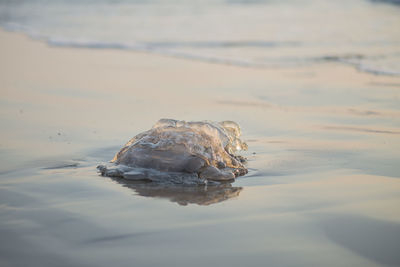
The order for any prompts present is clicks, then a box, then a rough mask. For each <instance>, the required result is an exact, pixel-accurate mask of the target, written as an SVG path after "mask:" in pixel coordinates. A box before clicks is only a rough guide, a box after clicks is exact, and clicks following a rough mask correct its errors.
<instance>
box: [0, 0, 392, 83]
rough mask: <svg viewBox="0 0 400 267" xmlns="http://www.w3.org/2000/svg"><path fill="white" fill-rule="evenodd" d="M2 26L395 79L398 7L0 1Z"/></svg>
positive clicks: (73, 42)
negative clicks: (341, 67) (345, 67)
mask: <svg viewBox="0 0 400 267" xmlns="http://www.w3.org/2000/svg"><path fill="white" fill-rule="evenodd" d="M397 4H398V3H397ZM0 25H1V26H2V27H4V28H5V29H8V30H16V31H22V32H25V33H28V34H29V35H31V36H32V37H35V38H39V39H44V40H46V41H47V42H48V43H49V44H51V45H55V46H72V47H89V48H99V49H104V48H114V49H126V50H139V51H143V50H144V51H151V52H154V53H160V54H166V55H171V56H177V57H184V58H187V59H194V60H201V61H210V62H216V63H221V64H234V65H241V66H249V67H257V68H260V67H261V68H281V67H288V66H304V65H309V64H326V63H327V62H337V63H340V64H349V65H352V66H354V67H356V68H357V69H359V70H361V71H368V72H371V73H375V74H385V75H400V48H399V47H400V26H399V25H400V7H399V6H397V5H396V1H368V0H339V1H321V0H284V1H275V0H272V1H267V0H257V1H247V0H243V1H236V0H233V1H232V0H205V1H196V0H195V1H179V0H172V1H162V0H151V1H141V0H135V1H128V0H123V1H110V0H100V1H90V0H86V1H63V0H56V1H46V0H34V1H30V0H28V1H4V0H3V1H0Z"/></svg>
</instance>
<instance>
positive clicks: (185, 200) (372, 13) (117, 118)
mask: <svg viewBox="0 0 400 267" xmlns="http://www.w3.org/2000/svg"><path fill="white" fill-rule="evenodd" d="M331 2H332V3H331ZM1 3H2V7H1V8H0V14H1V15H0V20H1V21H2V22H1V23H2V26H3V27H5V28H7V29H14V30H23V31H26V32H29V33H30V34H32V35H33V36H34V37H36V38H43V39H44V40H47V41H48V42H50V43H52V44H56V45H72V46H87V47H92V48H103V47H104V48H107V47H114V48H117V49H119V48H123V49H132V46H131V45H133V49H139V50H140V49H144V50H149V49H151V50H152V51H155V50H156V51H155V52H157V53H163V54H166V53H167V54H170V55H179V56H184V57H191V58H194V59H201V60H205V59H206V60H209V59H210V60H212V61H217V62H220V63H222V62H225V63H230V64H241V65H243V62H246V64H248V62H249V61H250V62H251V64H250V65H251V66H255V65H257V66H258V64H262V65H263V66H262V67H267V69H266V70H264V69H261V70H260V69H247V68H231V67H224V68H222V67H221V68H219V65H211V64H204V65H201V64H200V63H197V62H195V64H194V65H191V64H189V63H188V65H185V64H184V63H177V62H174V63H171V65H170V66H166V65H165V64H167V63H163V62H164V61H163V60H161V59H160V60H159V61H152V60H154V59H151V60H149V61H145V60H143V61H140V62H138V61H137V60H136V57H138V58H140V59H142V58H144V56H143V57H139V55H137V54H135V55H133V59H134V60H132V61H127V62H125V61H124V58H125V57H121V56H120V55H119V54H112V53H111V54H107V55H105V56H102V55H101V54H90V55H89V56H87V55H86V54H85V53H89V52H82V54H83V56H82V58H83V59H82V60H81V61H80V58H79V56H76V55H75V56H74V53H79V51H80V50H67V51H69V52H68V53H70V54H67V56H65V57H67V59H69V58H71V60H72V62H70V61H68V60H66V59H65V58H63V57H62V56H59V57H58V54H57V53H67V52H66V51H64V50H63V52H56V51H53V50H52V49H48V48H42V49H43V50H40V51H44V52H45V53H50V52H49V50H50V51H52V53H54V54H50V55H52V56H55V58H56V59H55V60H56V61H55V63H56V64H55V65H50V66H47V67H46V66H42V65H41V64H40V63H41V61H45V62H47V63H45V64H48V62H49V59H48V58H47V57H49V54H45V55H36V54H34V55H30V54H29V51H22V52H25V53H21V58H25V57H26V60H25V61H22V62H23V63H24V64H21V65H17V66H15V64H13V61H12V60H9V62H7V64H5V63H4V60H3V61H2V62H1V63H2V65H0V66H2V74H1V76H0V78H1V82H2V83H1V87H0V88H1V90H2V91H1V92H2V99H1V104H2V105H1V107H0V110H1V113H0V119H1V122H2V127H3V128H2V131H1V132H0V136H1V140H2V142H1V143H0V145H1V147H0V156H1V162H0V169H1V173H0V218H1V220H0V236H1V239H0V265H5V266H38V267H39V266H40V267H44V266H116V267H119V266H171V267H175V266H202V267H204V266H305V267H306V266H307V267H308V266H335V267H336V266H343V267H345V266H346V267H347V266H360V267H361V266H362V267H364V266H398V265H400V256H399V253H398V251H399V247H400V244H399V240H400V234H399V233H400V213H399V212H400V210H399V208H398V207H399V203H400V196H399V190H400V189H399V188H400V185H399V174H400V165H399V162H400V154H399V151H400V142H399V138H400V105H399V99H400V95H399V88H400V81H399V80H398V79H397V78H396V77H389V76H384V75H383V76H382V75H375V74H374V73H375V71H374V73H370V72H368V73H361V74H360V73H357V72H353V69H352V68H346V67H343V66H342V65H341V64H339V65H337V64H336V63H335V62H342V61H345V62H348V61H351V62H356V63H357V64H354V66H357V67H361V65H362V66H367V65H368V66H371V68H372V69H374V70H379V73H381V72H384V73H386V74H389V72H390V73H391V74H393V73H395V72H398V61H397V59H396V57H397V54H396V53H398V50H397V49H398V43H397V40H398V38H399V34H398V29H399V27H397V25H398V19H399V16H398V12H399V11H398V7H397V6H396V5H393V4H391V3H382V2H375V1H372V2H369V1H346V2H345V1H343V2H342V1H335V2H334V3H333V1H330V2H328V1H326V2H324V1H290V2H289V1H284V2H282V1H279V2H278V1H268V2H264V1H252V2H251V3H247V2H246V1H228V2H222V1H221V2H217V1H207V3H206V2H203V1H201V2H200V1H198V2H191V3H189V4H188V3H187V2H186V1H185V2H183V1H182V2H181V3H177V2H175V4H171V2H168V3H167V2H166V1H163V2H146V3H144V2H139V1H131V2H126V1H112V2H111V1H110V2H104V1H103V2H99V1H96V4H95V3H94V2H91V1H83V2H81V1H79V3H78V2H75V1H73V2H71V1H64V2H61V1H29V2H28V1H26V2H25V1H7V2H5V1H2V2H1ZM44 3H46V4H44ZM71 3H72V4H71ZM205 3H206V4H205ZM132 14H135V16H132ZM265 14H268V15H265ZM355 18H357V19H355ZM265 21H268V23H264V22H265ZM332 21H334V22H335V23H332ZM82 25H85V27H83V26H82ZM178 25H181V26H180V27H178ZM232 25H233V26H232ZM133 29H135V30H133ZM127 32H130V33H131V34H126V33H127ZM155 33H157V34H155ZM1 34H3V33H1ZM0 36H3V35H0ZM7 38H8V37H7ZM124 38H125V39H124ZM5 41H7V40H6V39H4V40H3V39H2V42H0V45H3V44H4V42H5ZM110 44H111V45H110ZM127 44H129V47H128V48H126V45H127ZM149 44H151V45H152V46H150V47H149ZM30 46H33V44H30V43H29V46H28V45H27V47H30ZM22 47H24V46H22ZM138 47H139V48H138ZM35 49H39V48H37V47H36V48H35ZM35 49H34V51H36V50H35ZM77 51H78V52H77ZM88 51H90V49H89V50H88ZM0 52H3V53H4V54H2V59H3V58H6V56H7V54H8V51H3V50H2V51H0ZM82 54H78V55H82ZM85 55H86V56H87V57H85ZM109 55H112V57H108V56H109ZM126 55H128V52H127V54H126ZM285 55H286V56H285ZM376 55H378V56H376ZM381 55H390V56H389V57H381ZM35 56H36V57H35ZM375 56H376V57H375ZM114 57H117V59H118V62H114V61H113V58H114ZM127 57H128V56H127ZM221 58H223V61H221V60H220V59H221ZM310 58H311V59H312V60H311V61H310V60H309V59H310ZM146 59H148V58H146ZM315 59H317V60H315ZM389 59H390V60H391V61H390V62H392V63H389V61H387V60H389ZM83 61H84V62H83ZM86 61H88V63H87V62H86ZM89 61H90V62H89ZM103 61H104V62H103ZM50 62H52V61H50ZM59 62H62V63H65V66H64V65H62V64H61V66H56V65H57V63H58V64H59ZM166 62H169V61H166ZM179 62H181V61H179ZM184 62H187V61H184ZM271 62H272V63H271ZM360 62H361V63H362V64H361V65H360V64H359V63H360ZM74 64H76V65H74ZM163 64H164V65H163ZM179 64H182V65H179ZM196 64H198V65H196ZM264 64H265V65H266V66H264ZM271 64H272V65H271ZM310 64H311V65H310ZM346 64H347V63H346ZM348 64H350V63H348ZM351 64H353V63H351ZM71 66H73V67H71ZM197 66H199V67H198V68H197ZM271 66H279V67H280V68H282V69H280V71H279V72H273V73H272V74H271V73H270V72H269V71H270V69H268V68H269V67H271ZM289 66H291V67H293V68H292V69H291V70H290V71H287V72H286V71H285V70H286V69H287V68H289ZM63 67H65V68H63ZM209 69H211V71H210V70H209ZM142 70H143V71H142ZM202 71H204V73H203V72H202ZM264 71H265V72H264ZM82 73H83V74H82ZM138 73H139V74H138ZM164 73H166V74H165V76H163V75H164ZM107 74H110V75H112V76H111V78H110V80H111V81H109V82H108V83H107V82H104V80H106V81H107V79H105V78H104V77H106V76H107ZM36 77H39V78H37V79H36ZM53 77H55V78H53ZM65 77H68V78H65ZM166 77H167V78H166ZM97 78H98V79H99V80H100V82H96V79H97ZM396 79H397V80H396ZM76 81H78V82H76ZM75 82H76V83H75ZM82 84H83V85H82ZM162 117H171V118H177V119H182V120H187V121H191V120H205V119H207V120H214V121H223V120H235V121H236V122H238V123H239V124H240V126H241V128H242V138H243V140H244V141H245V142H246V143H247V144H248V147H249V149H248V151H246V152H244V154H243V155H244V156H245V157H246V158H247V159H248V161H247V163H246V165H245V166H246V168H248V170H249V173H248V174H247V175H245V176H241V177H238V178H237V179H236V181H235V182H234V183H227V184H221V185H212V186H176V185H165V184H163V185H160V184H157V183H148V182H142V181H129V180H126V179H117V178H110V177H103V176H101V175H100V174H99V173H98V171H97V170H96V166H97V165H98V164H99V163H102V162H107V161H109V160H110V159H112V158H113V156H114V155H115V154H116V153H117V152H118V151H119V150H120V149H121V146H122V145H123V144H124V142H126V141H127V140H128V139H129V138H131V137H132V136H134V135H136V134H138V133H140V132H143V131H145V130H147V129H149V128H150V127H151V126H152V125H153V123H154V122H155V121H156V120H157V119H159V118H162Z"/></svg>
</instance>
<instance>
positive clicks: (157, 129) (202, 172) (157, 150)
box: [98, 119, 247, 184]
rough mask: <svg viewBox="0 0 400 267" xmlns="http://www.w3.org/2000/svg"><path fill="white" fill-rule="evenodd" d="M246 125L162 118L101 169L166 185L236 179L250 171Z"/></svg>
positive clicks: (104, 173)
mask: <svg viewBox="0 0 400 267" xmlns="http://www.w3.org/2000/svg"><path fill="white" fill-rule="evenodd" d="M240 135H241V131H240V127H239V125H238V124H237V123H235V122H233V121H223V122H211V121H199V122H185V121H178V120H172V119H161V120H159V121H158V122H157V123H156V124H155V125H154V126H153V128H151V129H150V130H148V131H146V132H143V133H140V134H138V135H136V136H135V137H133V138H132V139H131V140H129V142H128V143H126V144H125V146H124V147H123V148H122V149H121V150H120V151H119V152H118V153H117V154H116V155H115V157H114V158H113V160H112V161H111V163H112V165H108V166H106V165H100V166H99V167H98V169H99V170H100V172H101V174H102V175H104V176H111V177H122V178H125V179H130V180H151V181H154V182H160V183H174V184H205V183H207V182H208V181H218V182H221V181H233V180H234V179H235V177H237V176H240V175H244V174H246V173H247V169H246V168H245V166H244V165H243V163H244V161H245V160H244V158H243V157H242V156H239V155H236V154H235V153H236V152H237V151H240V150H246V149H247V145H246V143H244V142H243V141H241V140H240Z"/></svg>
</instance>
